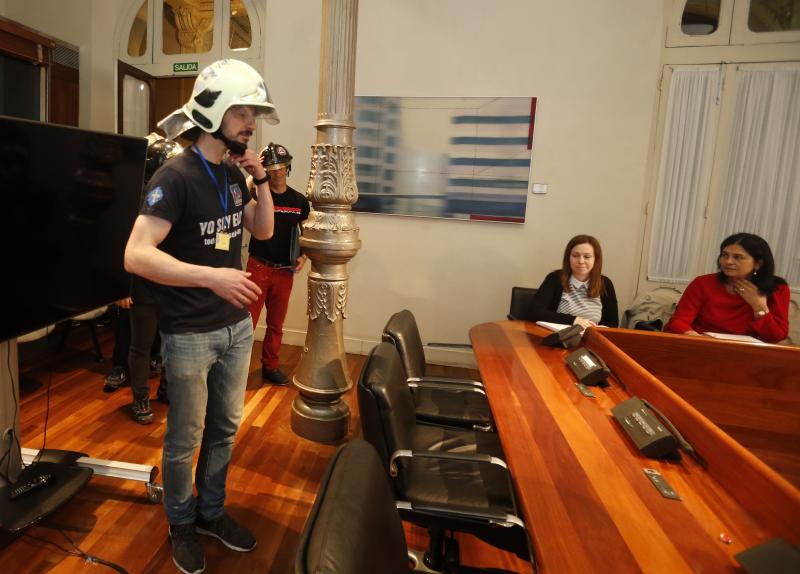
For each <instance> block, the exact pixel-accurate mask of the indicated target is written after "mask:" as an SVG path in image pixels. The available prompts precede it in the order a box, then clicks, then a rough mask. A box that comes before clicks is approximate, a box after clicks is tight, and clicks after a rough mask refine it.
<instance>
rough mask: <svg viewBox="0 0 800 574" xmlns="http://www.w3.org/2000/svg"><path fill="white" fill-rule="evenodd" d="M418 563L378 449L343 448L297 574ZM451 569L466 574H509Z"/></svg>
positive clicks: (361, 573) (385, 570) (408, 567)
mask: <svg viewBox="0 0 800 574" xmlns="http://www.w3.org/2000/svg"><path fill="white" fill-rule="evenodd" d="M418 564H419V556H418V554H417V553H415V552H409V551H408V549H407V547H406V540H405V535H404V533H403V525H402V523H401V522H400V516H399V515H398V513H397V509H396V507H395V502H394V498H393V497H392V490H391V488H390V487H389V482H388V481H387V478H386V471H385V470H384V468H383V467H382V465H381V461H380V459H379V458H378V455H377V453H376V452H375V449H374V448H372V446H370V444H369V443H367V442H365V441H363V440H361V439H358V438H356V439H353V440H352V441H351V442H349V443H347V444H345V445H343V446H341V447H339V449H338V450H337V451H336V453H335V454H334V455H333V458H331V461H330V463H328V468H327V470H326V471H325V476H324V477H323V479H322V483H321V484H320V487H319V491H318V492H317V499H316V501H315V502H314V506H313V508H312V509H311V514H310V515H309V517H308V520H307V521H306V526H305V528H304V529H303V534H302V536H301V538H300V545H299V547H298V549H297V557H296V559H295V574H311V573H314V574H375V573H376V572H380V573H382V574H401V573H408V572H411V571H413V570H412V568H413V567H414V566H415V565H418ZM448 566H449V567H448V568H446V569H445V571H446V572H461V573H462V574H466V573H468V572H505V571H501V570H480V571H478V570H475V569H472V568H457V569H456V568H453V566H454V565H452V564H451V565H448Z"/></svg>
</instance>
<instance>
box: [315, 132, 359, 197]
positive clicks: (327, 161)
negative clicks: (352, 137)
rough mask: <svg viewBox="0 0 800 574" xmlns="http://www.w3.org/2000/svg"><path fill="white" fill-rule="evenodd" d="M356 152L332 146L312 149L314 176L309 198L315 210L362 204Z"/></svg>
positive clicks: (318, 146)
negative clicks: (356, 167)
mask: <svg viewBox="0 0 800 574" xmlns="http://www.w3.org/2000/svg"><path fill="white" fill-rule="evenodd" d="M355 159H356V148H354V147H353V146H351V145H335V144H329V143H323V144H315V145H313V146H311V173H310V174H309V178H308V190H307V192H306V195H307V196H308V199H309V200H311V202H312V203H313V204H314V208H315V209H323V210H324V208H325V206H327V205H341V204H346V205H348V206H351V205H353V204H354V203H355V202H356V201H358V186H357V185H356V178H355Z"/></svg>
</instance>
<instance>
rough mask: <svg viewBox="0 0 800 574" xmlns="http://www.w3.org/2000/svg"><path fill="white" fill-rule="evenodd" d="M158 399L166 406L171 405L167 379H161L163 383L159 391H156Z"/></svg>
mask: <svg viewBox="0 0 800 574" xmlns="http://www.w3.org/2000/svg"><path fill="white" fill-rule="evenodd" d="M156 399H158V400H159V401H161V402H162V403H164V404H167V405H168V404H169V395H167V379H165V378H164V377H161V381H160V382H159V383H158V389H157V390H156Z"/></svg>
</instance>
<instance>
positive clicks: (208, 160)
mask: <svg viewBox="0 0 800 574" xmlns="http://www.w3.org/2000/svg"><path fill="white" fill-rule="evenodd" d="M257 117H264V118H265V119H266V120H267V121H268V122H270V123H272V124H276V123H278V115H277V112H276V111H275V107H274V106H273V105H272V103H271V102H270V98H269V94H268V93H267V87H266V85H265V84H264V80H263V79H262V78H261V76H260V75H259V74H258V72H256V71H255V70H254V69H253V68H251V67H250V66H248V65H247V64H245V63H244V62H239V61H237V60H221V61H218V62H214V63H213V64H211V65H210V66H208V67H207V68H205V69H204V70H203V71H202V72H201V73H200V75H199V76H198V77H197V80H196V81H195V84H194V89H193V92H192V97H191V98H190V100H189V101H188V102H187V103H186V104H185V105H184V106H183V107H182V108H180V109H179V110H176V111H175V112H174V113H172V114H171V115H170V116H168V117H167V118H165V119H164V120H162V121H161V122H160V123H159V127H161V128H162V129H163V130H164V131H165V133H166V135H167V138H168V139H173V138H175V137H177V136H179V135H182V136H183V137H184V138H185V139H188V140H190V141H192V142H193V145H191V146H189V147H187V149H186V150H184V151H183V152H182V153H181V154H180V155H178V156H176V157H175V158H173V159H172V160H171V161H169V162H168V163H166V164H165V165H164V166H163V167H162V168H161V169H159V170H158V171H157V172H156V173H155V175H153V177H152V178H151V180H150V183H149V184H148V187H147V195H146V199H145V202H144V204H143V206H142V209H141V212H140V215H139V217H138V218H137V220H136V223H135V224H134V226H133V230H132V232H131V236H130V239H129V240H128V246H127V248H126V250H125V268H126V269H127V270H128V271H129V272H131V273H134V274H136V275H140V276H142V277H145V278H147V279H149V280H151V281H153V282H154V283H156V285H155V295H156V299H157V301H158V307H159V320H160V330H161V338H162V350H163V353H162V354H163V356H164V366H163V368H165V369H166V375H167V379H168V380H169V401H170V408H169V411H168V415H167V432H166V435H165V437H164V454H163V461H162V469H163V476H164V509H165V511H166V514H167V518H168V519H169V523H170V526H169V534H170V539H171V541H172V557H173V561H174V562H175V564H176V566H178V568H179V569H180V570H181V571H182V572H185V573H187V574H195V573H198V572H202V571H203V570H204V569H205V557H204V555H203V547H202V545H201V543H200V541H199V539H198V537H197V534H198V533H199V534H205V535H210V536H213V537H215V538H218V539H219V540H221V541H222V543H223V544H225V545H226V546H227V547H229V548H231V549H233V550H237V551H240V552H248V551H250V550H252V549H253V548H255V545H256V540H255V538H254V537H253V535H252V533H251V532H250V531H249V530H248V529H247V528H245V527H244V526H242V525H240V524H237V523H236V522H234V520H233V519H232V518H231V517H230V516H228V514H227V513H226V512H225V509H224V506H223V503H224V501H225V482H226V476H227V470H228V463H229V462H230V458H231V452H232V449H233V442H234V438H235V435H236V431H237V429H238V427H239V421H240V419H241V416H242V408H243V405H244V391H245V386H246V383H247V374H248V371H249V366H250V354H251V351H252V346H253V324H252V320H251V319H250V315H249V313H248V310H247V306H248V305H249V304H250V303H251V302H252V301H254V300H255V299H256V298H257V297H258V296H259V294H260V289H259V287H258V286H257V285H256V284H255V283H253V282H252V281H251V280H250V279H249V275H250V274H249V273H246V272H244V271H242V265H241V255H240V253H241V245H242V233H243V228H246V229H247V230H248V231H250V233H251V234H252V235H253V236H254V237H256V238H257V239H269V238H270V237H271V236H272V232H273V226H274V214H273V205H272V201H271V198H270V194H269V192H268V189H269V188H268V186H267V174H266V171H265V169H264V166H262V165H261V162H260V161H259V158H258V156H257V155H256V154H255V152H253V151H252V150H250V149H248V148H247V142H248V141H249V140H250V138H251V137H252V135H253V132H254V130H255V126H256V122H255V120H256V118H257ZM237 166H238V168H241V169H243V170H244V171H245V172H247V173H248V174H249V175H251V176H252V177H253V181H254V183H255V185H256V186H257V188H258V191H259V199H260V201H258V202H256V201H253V200H252V199H251V197H250V193H249V191H248V190H247V186H246V185H245V178H244V175H243V174H242V172H241V171H240V169H236V167H237ZM198 447H200V456H199V459H198V463H197V471H196V475H195V486H196V488H197V496H196V497H195V496H194V495H193V492H192V475H193V473H192V466H193V464H192V463H193V460H194V454H195V451H196V450H197V448H198Z"/></svg>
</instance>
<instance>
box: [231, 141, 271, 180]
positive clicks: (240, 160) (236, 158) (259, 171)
mask: <svg viewBox="0 0 800 574" xmlns="http://www.w3.org/2000/svg"><path fill="white" fill-rule="evenodd" d="M228 157H229V159H230V161H231V162H233V163H234V164H235V165H237V166H239V167H240V168H242V169H243V170H245V171H246V172H247V173H249V174H250V175H252V176H253V178H254V179H264V177H265V176H266V175H267V171H266V170H265V169H264V166H263V165H261V158H259V157H258V156H257V155H256V152H254V151H253V150H251V149H250V148H247V149H246V150H245V152H244V154H242V155H235V154H230V155H229V156H228Z"/></svg>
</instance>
